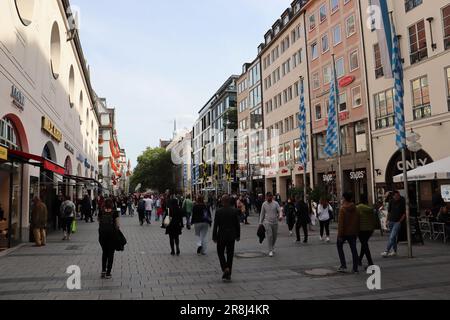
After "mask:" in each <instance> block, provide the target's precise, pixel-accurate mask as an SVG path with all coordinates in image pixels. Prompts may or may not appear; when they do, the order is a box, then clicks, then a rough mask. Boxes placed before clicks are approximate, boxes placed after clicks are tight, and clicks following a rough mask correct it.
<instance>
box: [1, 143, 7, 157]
mask: <svg viewBox="0 0 450 320" xmlns="http://www.w3.org/2000/svg"><path fill="white" fill-rule="evenodd" d="M0 159H1V160H8V149H6V148H4V147H1V146H0Z"/></svg>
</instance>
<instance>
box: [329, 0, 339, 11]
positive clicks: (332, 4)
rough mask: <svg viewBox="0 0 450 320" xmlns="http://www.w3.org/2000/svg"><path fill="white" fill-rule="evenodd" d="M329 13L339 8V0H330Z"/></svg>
mask: <svg viewBox="0 0 450 320" xmlns="http://www.w3.org/2000/svg"><path fill="white" fill-rule="evenodd" d="M330 7H331V13H332V14H333V13H335V12H336V11H338V9H339V0H330Z"/></svg>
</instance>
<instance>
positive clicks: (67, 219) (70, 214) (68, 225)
mask: <svg viewBox="0 0 450 320" xmlns="http://www.w3.org/2000/svg"><path fill="white" fill-rule="evenodd" d="M60 212H61V217H63V232H64V238H63V239H62V240H63V241H66V240H70V234H71V233H72V223H73V221H74V220H75V214H76V207H75V203H73V202H72V201H71V199H70V197H66V200H65V201H64V202H63V203H62V204H61V208H60Z"/></svg>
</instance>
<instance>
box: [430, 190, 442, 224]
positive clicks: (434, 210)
mask: <svg viewBox="0 0 450 320" xmlns="http://www.w3.org/2000/svg"><path fill="white" fill-rule="evenodd" d="M431 206H432V207H431V214H432V216H433V221H434V222H436V221H437V218H438V215H439V213H440V211H441V209H442V208H443V207H444V206H445V202H444V199H443V198H442V194H441V191H440V190H439V188H436V189H435V190H434V193H433V196H432V200H431Z"/></svg>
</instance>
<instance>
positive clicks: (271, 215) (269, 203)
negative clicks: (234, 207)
mask: <svg viewBox="0 0 450 320" xmlns="http://www.w3.org/2000/svg"><path fill="white" fill-rule="evenodd" d="M281 221H282V211H281V207H280V205H279V204H278V202H276V201H274V200H273V194H272V193H270V192H269V193H267V200H266V202H264V204H263V205H262V209H261V214H260V216H259V225H260V226H261V225H264V227H265V229H266V233H267V242H268V245H269V257H273V256H274V254H275V244H276V242H277V237H278V223H279V222H281Z"/></svg>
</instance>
